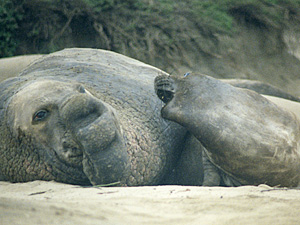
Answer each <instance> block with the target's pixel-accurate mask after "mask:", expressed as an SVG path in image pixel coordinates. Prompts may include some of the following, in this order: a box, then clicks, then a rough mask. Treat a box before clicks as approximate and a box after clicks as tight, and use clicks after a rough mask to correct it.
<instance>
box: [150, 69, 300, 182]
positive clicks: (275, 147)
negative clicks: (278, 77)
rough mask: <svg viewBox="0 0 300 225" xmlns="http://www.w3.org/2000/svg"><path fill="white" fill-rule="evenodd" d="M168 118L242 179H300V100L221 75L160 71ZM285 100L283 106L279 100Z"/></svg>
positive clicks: (158, 87)
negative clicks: (259, 90) (268, 93)
mask: <svg viewBox="0 0 300 225" xmlns="http://www.w3.org/2000/svg"><path fill="white" fill-rule="evenodd" d="M155 90H156V93H157V95H158V97H159V98H160V99H161V100H162V101H164V102H165V103H166V105H165V106H164V107H163V108H162V110H161V115H162V117H163V118H165V119H168V120H171V121H174V122H177V123H179V124H181V125H182V126H184V127H186V128H187V129H188V131H190V132H191V133H192V134H193V135H194V136H195V137H196V138H197V139H198V140H199V141H200V142H201V144H202V145H203V146H204V147H205V153H206V155H207V156H208V158H209V160H210V161H211V162H212V163H213V164H214V165H215V166H216V167H217V168H219V169H220V170H221V171H223V172H224V173H225V174H227V175H229V176H230V177H231V178H233V180H235V181H237V183H240V184H241V185H258V184H267V185H271V186H277V185H278V186H285V187H295V186H298V185H299V181H300V119H299V117H298V115H297V116H296V115H295V114H294V113H293V112H292V110H294V112H296V113H297V112H300V111H299V109H300V104H299V103H296V102H293V104H295V105H293V106H292V107H291V110H288V109H289V101H288V100H280V99H279V98H275V100H274V99H273V101H275V103H276V102H277V103H276V104H275V103H274V102H273V101H272V98H274V97H271V98H270V99H267V98H268V97H264V96H262V95H260V94H258V93H256V92H254V91H251V90H247V89H243V88H236V87H233V86H232V85H229V84H227V83H224V82H221V81H219V80H217V79H214V78H211V77H208V76H204V75H195V74H194V75H193V76H187V77H184V78H177V77H171V76H166V75H161V76H158V77H156V79H155ZM280 104H282V106H283V107H281V106H280Z"/></svg>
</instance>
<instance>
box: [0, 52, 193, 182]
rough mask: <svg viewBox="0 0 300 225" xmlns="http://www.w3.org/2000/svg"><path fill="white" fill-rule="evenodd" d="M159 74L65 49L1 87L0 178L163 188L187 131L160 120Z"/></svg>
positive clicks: (117, 58) (108, 55) (105, 55)
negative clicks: (157, 87) (155, 91)
mask: <svg viewBox="0 0 300 225" xmlns="http://www.w3.org/2000/svg"><path fill="white" fill-rule="evenodd" d="M162 73H164V72H162V71H160V70H159V69H157V68H154V67H152V66H149V65H146V64H144V63H142V62H139V61H137V60H134V59H131V58H129V57H126V56H123V55H120V54H117V53H114V52H110V51H105V50H96V49H66V50H63V51H60V52H56V53H53V54H50V55H47V56H44V57H42V58H40V59H38V60H37V61H35V62H34V63H33V64H31V65H30V66H29V67H28V68H27V69H25V71H23V72H22V73H21V74H20V75H19V76H18V77H15V78H11V79H8V80H5V81H3V82H2V83H0V117H1V120H0V180H5V181H11V182H26V181H32V180H55V181H59V182H64V183H71V184H82V185H91V184H93V185H96V184H109V183H116V182H117V183H119V185H130V186H133V185H150V184H159V183H162V182H163V180H164V177H165V176H167V175H168V174H169V173H170V171H171V170H172V168H174V164H175V163H176V161H177V158H178V157H179V154H180V152H181V150H182V146H183V144H184V138H185V137H186V133H187V132H186V129H185V128H183V127H181V126H179V125H178V124H176V123H173V122H169V121H165V120H164V119H162V118H161V116H160V107H161V101H160V100H159V99H158V98H157V97H156V95H155V93H154V91H153V82H154V79H155V76H157V75H158V74H162Z"/></svg>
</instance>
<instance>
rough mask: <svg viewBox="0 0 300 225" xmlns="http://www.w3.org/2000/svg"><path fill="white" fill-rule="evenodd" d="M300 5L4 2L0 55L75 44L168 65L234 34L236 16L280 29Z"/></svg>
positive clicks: (183, 0)
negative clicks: (204, 42)
mask: <svg viewBox="0 0 300 225" xmlns="http://www.w3.org/2000/svg"><path fill="white" fill-rule="evenodd" d="M299 9H300V0H245V1H240V0H178V1H174V0H72V1H67V0H19V1H17V0H1V3H0V57H5V56H11V55H14V54H28V53H49V52H53V51H56V50H59V49H62V48H65V47H75V46H76V47H94V48H103V49H109V50H114V51H117V52H121V53H123V54H126V55H129V56H132V57H135V58H139V59H142V60H144V61H148V62H153V61H155V60H159V61H161V63H167V61H166V60H168V59H169V60H170V59H171V57H172V54H173V55H174V54H175V55H176V54H182V52H183V51H184V50H185V48H186V46H190V45H193V43H192V42H195V41H197V40H198V39H197V38H198V37H199V36H203V37H205V36H210V37H212V38H213V37H214V36H215V34H218V33H222V34H227V35H230V34H231V33H233V32H234V26H235V23H236V21H237V20H243V21H245V22H247V23H252V24H254V25H256V26H261V27H262V28H266V29H267V28H270V27H272V28H276V29H280V28H281V27H282V26H284V23H285V21H286V20H290V19H297V18H298V17H299V12H300V10H299ZM204 51H205V50H204ZM162 52H163V55H161V58H159V57H158V59H157V56H158V55H159V54H162Z"/></svg>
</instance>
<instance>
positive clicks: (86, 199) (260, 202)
mask: <svg viewBox="0 0 300 225" xmlns="http://www.w3.org/2000/svg"><path fill="white" fill-rule="evenodd" d="M0 224H1V225H5V224H172V225H175V224H272V225H273V224H284V225H287V224H300V190H295V189H279V190H278V189H274V188H271V187H269V186H266V185H260V186H258V187H256V186H244V187H238V188H226V187H191V186H146V187H105V188H103V187H102V188H93V187H90V188H85V187H80V186H76V185H67V184H61V183H56V182H45V181H34V182H29V183H21V184H11V183H8V182H0Z"/></svg>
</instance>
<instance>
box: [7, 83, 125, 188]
mask: <svg viewBox="0 0 300 225" xmlns="http://www.w3.org/2000/svg"><path fill="white" fill-rule="evenodd" d="M5 114H6V115H5V117H6V121H7V127H8V131H9V133H10V135H11V137H12V138H13V140H14V141H13V145H14V146H15V148H18V150H17V151H19V152H20V153H22V154H23V153H24V154H27V155H28V157H27V158H26V157H25V160H24V161H23V162H22V163H23V165H21V168H23V169H25V171H24V173H27V174H28V175H27V176H25V177H24V176H20V178H18V174H16V175H14V176H10V177H14V178H13V181H26V180H30V179H31V175H32V176H34V177H35V178H34V179H37V177H38V176H37V174H38V173H40V176H41V177H40V179H55V180H57V181H62V182H67V183H79V184H88V183H92V184H106V183H113V182H121V183H122V178H123V176H124V174H125V173H126V171H127V167H128V162H127V160H128V159H127V152H126V146H125V144H124V140H123V136H122V131H121V128H120V126H119V124H118V122H117V121H118V119H117V115H116V113H115V110H114V109H113V108H112V107H111V106H109V105H107V104H106V103H104V102H102V101H101V100H100V99H98V98H96V97H95V96H93V95H92V94H91V93H90V92H89V91H87V90H85V88H84V87H83V86H82V85H80V84H78V83H72V82H71V83H70V82H63V81H57V80H51V79H48V80H47V79H40V80H33V81H30V82H24V85H22V86H21V87H20V88H18V91H16V92H15V93H14V94H13V95H12V96H11V97H10V99H9V101H8V102H7V107H6V113H5ZM25 142H26V143H25ZM29 143H30V144H29ZM24 148H26V150H24ZM2 151H3V150H2ZM33 151H35V152H36V156H37V158H36V159H30V158H32V157H31V156H32V152H33ZM21 158H22V157H20V159H21ZM15 161H16V160H15ZM7 164H9V163H8V162H7ZM24 164H26V165H24ZM41 164H43V165H41ZM37 165H39V166H37ZM41 167H42V168H41ZM21 171H22V169H21ZM2 173H3V172H2ZM4 174H5V172H4ZM30 174H31V175H30ZM7 176H9V174H8V175H7ZM26 177H27V178H26Z"/></svg>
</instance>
